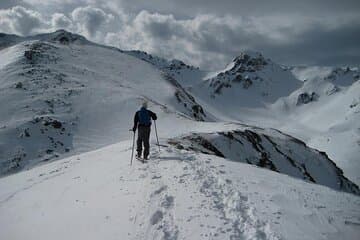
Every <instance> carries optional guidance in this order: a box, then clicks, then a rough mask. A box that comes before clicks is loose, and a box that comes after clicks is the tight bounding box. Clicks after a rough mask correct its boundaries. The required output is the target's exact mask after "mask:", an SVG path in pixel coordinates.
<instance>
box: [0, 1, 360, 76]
mask: <svg viewBox="0 0 360 240" xmlns="http://www.w3.org/2000/svg"><path fill="white" fill-rule="evenodd" d="M60 28H62V29H66V30H69V31H72V32H76V33H79V34H82V35H84V36H85V37H87V38H88V39H90V40H92V41H95V42H98V43H105V44H108V45H113V46H116V47H120V48H121V49H140V50H144V51H147V52H150V53H153V54H156V55H159V56H162V57H166V58H178V59H181V60H183V61H185V62H187V63H190V64H193V65H196V66H200V67H202V68H205V69H212V70H216V69H221V68H223V67H224V65H226V63H228V62H229V61H231V59H232V58H234V57H235V56H237V55H238V54H239V53H240V52H241V51H243V50H255V51H260V52H262V53H263V54H264V55H265V56H267V57H270V58H272V59H274V60H275V61H277V62H279V63H282V64H287V65H293V64H305V65H349V64H350V65H360V1H359V0H342V1H339V0H302V1H299V0H296V1H292V0H271V1H269V0H221V1H220V0H0V32H5V33H13V34H18V35H24V36H26V35H32V34H36V33H40V32H49V31H55V30H56V29H60Z"/></svg>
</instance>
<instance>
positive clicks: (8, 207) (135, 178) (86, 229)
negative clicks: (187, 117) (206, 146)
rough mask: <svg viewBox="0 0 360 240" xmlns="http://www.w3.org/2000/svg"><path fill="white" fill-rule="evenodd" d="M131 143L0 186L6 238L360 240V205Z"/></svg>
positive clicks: (0, 234)
mask: <svg viewBox="0 0 360 240" xmlns="http://www.w3.org/2000/svg"><path fill="white" fill-rule="evenodd" d="M130 144H131V143H130V141H124V142H120V143H118V144H115V145H111V146H108V147H105V148H102V149H99V150H96V151H93V152H88V153H84V154H80V155H78V156H73V157H70V158H66V159H63V160H59V161H56V162H53V163H49V164H46V165H43V166H40V167H37V168H33V169H31V170H29V171H24V172H20V173H18V174H14V175H11V176H8V177H5V178H2V179H1V181H0V226H1V227H0V228H1V231H0V238H1V239H24V238H26V239H45V238H46V239H47V238H51V239H64V238H65V239H99V238H104V239H119V238H121V239H209V238H211V239H229V238H230V239H338V238H339V237H340V236H341V238H343V239H357V237H358V234H359V229H358V225H359V224H360V220H359V214H360V212H359V209H360V208H359V206H360V198H359V197H355V196H354V195H351V194H347V193H343V192H337V191H334V190H331V189H329V188H327V187H322V186H320V185H316V184H310V183H306V182H303V181H301V180H297V179H293V178H290V177H288V176H285V175H282V174H278V173H274V172H271V171H267V170H263V169H260V168H257V167H253V166H250V165H247V164H242V163H236V162H232V161H227V160H225V159H223V158H218V157H215V156H211V155H205V154H198V153H194V152H188V151H185V150H177V149H173V148H172V147H171V146H168V147H166V148H162V150H161V153H160V154H159V153H158V152H157V147H154V148H152V149H151V152H152V153H151V160H150V161H149V162H148V163H145V164H143V163H141V162H137V161H135V162H133V165H132V166H130V164H129V163H130V162H129V161H130V159H129V158H130V155H131V150H130V148H131V146H130Z"/></svg>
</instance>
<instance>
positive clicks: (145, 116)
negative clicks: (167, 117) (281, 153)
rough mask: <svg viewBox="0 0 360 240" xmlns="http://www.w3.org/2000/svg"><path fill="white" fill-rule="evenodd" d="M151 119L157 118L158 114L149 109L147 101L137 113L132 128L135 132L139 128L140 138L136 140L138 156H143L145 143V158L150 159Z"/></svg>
mask: <svg viewBox="0 0 360 240" xmlns="http://www.w3.org/2000/svg"><path fill="white" fill-rule="evenodd" d="M151 119H153V120H156V119H157V116H156V114H155V113H153V112H152V111H150V110H148V109H147V102H144V103H143V104H142V107H141V108H140V110H139V111H137V112H136V113H135V117H134V127H133V128H132V130H133V131H134V132H135V131H136V129H138V138H137V142H136V143H137V148H136V151H137V155H136V157H137V158H141V153H142V145H143V144H144V159H145V160H147V159H148V156H149V148H150V144H149V138H150V129H151Z"/></svg>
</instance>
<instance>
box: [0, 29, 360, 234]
mask: <svg viewBox="0 0 360 240" xmlns="http://www.w3.org/2000/svg"><path fill="white" fill-rule="evenodd" d="M359 93H360V80H359V70H358V69H357V68H331V67H328V68H319V67H286V66H280V65H278V64H277V63H275V62H273V61H271V59H269V58H265V57H264V56H262V55H261V53H256V52H244V53H242V54H240V55H239V56H238V57H236V58H234V60H233V61H232V62H231V63H230V64H228V65H227V66H226V67H225V69H223V70H220V71H217V72H209V71H205V70H201V69H199V68H196V67H193V66H189V65H187V64H185V63H184V62H182V61H179V60H176V59H175V60H166V59H162V58H160V57H157V56H153V55H151V54H148V53H145V52H141V51H122V50H119V49H116V48H113V47H107V46H102V45H98V44H95V43H91V42H89V41H88V40H86V39H85V38H84V37H82V36H79V35H76V34H72V33H69V32H66V31H63V30H59V31H56V32H54V33H49V34H41V35H36V36H32V37H18V36H15V35H6V34H0V102H1V105H0V239H132V240H135V239H136V240H137V239H167V240H176V239H261V240H267V239H279V240H280V239H301V240H303V239H309V240H310V239H311V240H312V239H358V238H359V236H360V197H359V195H360V190H359V187H358V185H359V184H360V175H359V172H360V161H359V160H360V159H359V156H360V131H359V129H360V125H359V124H360V117H359V116H360V94H359ZM144 100H146V101H148V102H149V108H150V109H151V110H152V111H154V112H156V113H157V115H158V121H157V128H158V134H159V137H160V143H161V150H160V151H159V148H158V146H156V144H155V143H156V141H155V140H156V139H155V133H154V131H155V129H154V128H152V132H151V145H152V148H151V154H150V160H149V161H148V162H147V163H141V162H139V161H137V160H135V159H134V160H133V162H132V164H130V157H131V152H132V151H131V150H132V145H131V144H132V137H133V133H132V132H131V131H129V129H130V128H131V127H132V124H133V123H132V121H133V114H134V112H135V111H136V110H137V109H138V108H139V106H140V104H141V102H142V101H144Z"/></svg>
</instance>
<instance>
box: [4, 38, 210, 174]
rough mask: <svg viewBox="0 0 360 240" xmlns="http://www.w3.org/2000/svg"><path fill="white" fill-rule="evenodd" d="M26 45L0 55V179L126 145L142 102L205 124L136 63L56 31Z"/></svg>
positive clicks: (181, 95)
mask: <svg viewBox="0 0 360 240" xmlns="http://www.w3.org/2000/svg"><path fill="white" fill-rule="evenodd" d="M29 39H30V40H28V39H27V38H24V39H23V41H22V42H20V43H18V44H16V45H14V46H11V47H8V48H5V49H3V50H1V52H0V54H1V61H0V68H1V69H0V75H1V83H0V91H1V95H0V100H1V102H2V106H1V109H0V123H1V139H2V140H1V145H0V148H1V151H0V159H1V163H0V164H1V168H0V172H1V173H2V174H4V173H7V172H11V171H16V170H18V169H21V168H23V167H25V166H29V164H30V165H32V164H33V162H34V163H37V162H39V161H48V160H50V159H53V158H57V157H59V156H60V155H62V154H63V153H68V152H72V151H75V152H83V151H88V150H90V149H94V148H98V147H101V146H105V145H107V144H109V143H114V142H116V141H118V140H121V139H127V138H128V137H129V132H128V129H129V128H130V127H131V124H132V117H133V112H134V110H135V109H136V108H137V106H138V104H139V103H140V101H141V100H142V99H147V100H148V101H150V102H152V103H153V104H154V105H156V106H157V107H159V108H162V109H164V111H165V110H166V111H167V112H172V113H174V114H173V115H174V116H173V117H176V116H178V115H181V117H182V118H190V119H192V118H194V119H198V120H204V119H208V117H207V116H206V113H205V112H204V110H203V109H202V107H201V106H200V105H199V104H197V103H196V101H195V99H194V98H193V97H192V96H191V95H190V94H189V93H187V92H186V91H185V90H184V89H183V88H182V87H181V85H179V84H178V83H177V82H176V80H174V79H172V78H171V77H169V76H166V75H165V74H164V73H163V72H160V71H159V70H158V69H156V68H154V67H152V66H151V65H149V64H147V63H144V62H143V61H140V60H138V59H137V58H134V57H131V56H129V55H127V54H124V53H122V52H120V51H118V50H116V49H113V48H108V47H103V46H98V45H95V44H92V43H89V42H88V41H87V40H86V39H85V38H83V37H79V36H78V35H73V34H70V33H67V32H64V31H58V32H55V33H52V34H42V35H38V36H35V37H31V38H29ZM36 39H38V40H36ZM167 115H171V114H167ZM70 154H73V153H70Z"/></svg>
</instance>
